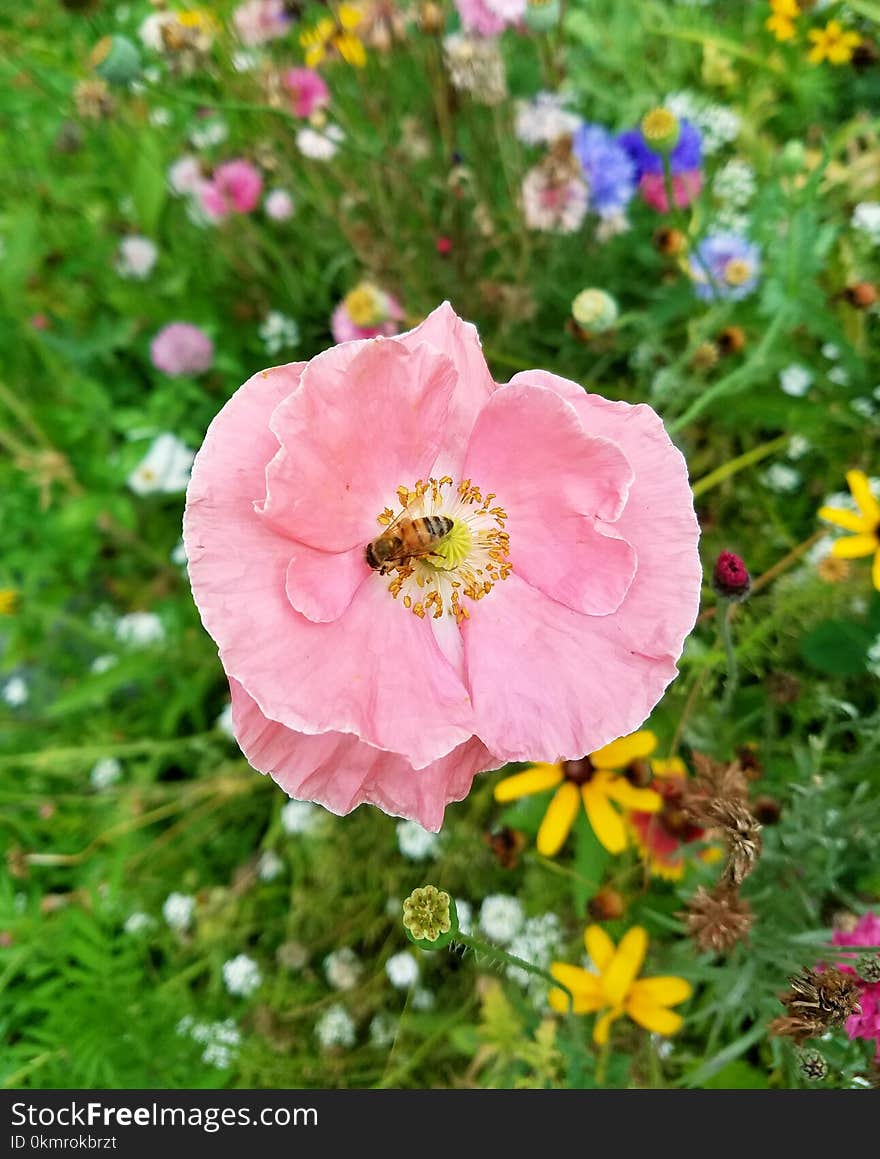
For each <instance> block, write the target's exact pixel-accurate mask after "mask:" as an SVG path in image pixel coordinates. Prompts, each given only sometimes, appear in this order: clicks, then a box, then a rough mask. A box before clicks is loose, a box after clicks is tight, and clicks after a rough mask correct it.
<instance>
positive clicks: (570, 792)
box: [495, 729, 663, 857]
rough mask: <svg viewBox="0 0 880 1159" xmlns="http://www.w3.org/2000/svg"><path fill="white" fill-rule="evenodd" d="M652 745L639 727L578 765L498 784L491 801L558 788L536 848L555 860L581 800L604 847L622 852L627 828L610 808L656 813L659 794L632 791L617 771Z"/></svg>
mask: <svg viewBox="0 0 880 1159" xmlns="http://www.w3.org/2000/svg"><path fill="white" fill-rule="evenodd" d="M656 747H657V738H656V736H654V734H653V733H652V732H649V731H648V730H647V729H643V730H641V731H640V732H634V733H631V734H630V735H629V736H624V737H621V738H620V739H619V740H615V741H612V742H611V744H609V745H605V747H604V748H601V749H598V750H597V751H596V752H594V753H590V755H589V756H586V757H582V758H581V759H580V760H578V761H561V762H560V763H559V764H556V765H550V764H537V765H533V766H532V767H531V768H530V769H526V771H525V772H524V773H514V775H513V776H512V777H505V778H504V780H503V781H499V782H498V784H497V785H496V786H495V800H496V801H502V802H506V801H516V800H518V799H519V798H520V797H530V796H531V795H532V794H533V793H542V792H545V791H546V790H547V789H555V790H556V792H555V793H554V794H553V797H552V799H551V801H550V804H549V805H548V807H547V812H546V813H545V814H544V820H543V821H542V822H541V827H540V829H539V830H538V841H537V849H538V852H539V853H541V854H543V856H544V857H553V855H554V854H556V853H558V852H559V850H560V849H561V848H562V846H563V845H564V844H565V840H566V838H567V837H568V835H569V833H570V832H571V827H572V825H573V824H574V822H575V818H576V817H577V815H578V813H579V811H580V805H581V802H583V806H584V808H585V809H586V812H587V818H588V819H589V822H590V824H591V825H592V827H593V832H594V833H595V834H596V837H597V838H598V839H599V841H600V842H601V843H602V845H604V846H605V848H606V849H607V850H608V852H609V853H622V852H623V850H624V849H626V846H627V834H626V825H625V824H624V821H623V817H622V816H621V814H620V813H619V812H618V811H617V809H616V808H615V807H614V806H615V805H619V806H620V807H621V808H622V809H638V810H640V811H641V812H643V813H656V812H657V811H658V810H659V809H660V807H661V805H662V803H663V802H662V799H661V797H660V795H659V793H655V792H654V791H653V790H652V789H638V788H636V787H635V786H634V785H633V784H632V783H631V782H630V781H629V780H628V779H627V777H626V775H625V774H624V773H623V772H620V771H619V770H622V769H626V767H627V766H628V765H631V764H632V763H633V762H634V761H639V760H644V758H645V757H648V756H650V755H651V753H652V752H653V751H654V749H655V748H656ZM612 802H613V804H612Z"/></svg>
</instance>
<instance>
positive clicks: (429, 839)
mask: <svg viewBox="0 0 880 1159" xmlns="http://www.w3.org/2000/svg"><path fill="white" fill-rule="evenodd" d="M439 843H440V838H439V837H438V836H437V834H436V833H431V832H430V831H429V830H427V829H423V828H422V826H421V825H419V824H418V822H417V821H398V823H397V848H398V849H399V850H400V852H401V853H402V854H403V856H404V857H408V858H409V859H410V861H424V860H425V859H426V858H428V857H432V856H433V855H434V854H435V853H436V851H437V846H438V845H439Z"/></svg>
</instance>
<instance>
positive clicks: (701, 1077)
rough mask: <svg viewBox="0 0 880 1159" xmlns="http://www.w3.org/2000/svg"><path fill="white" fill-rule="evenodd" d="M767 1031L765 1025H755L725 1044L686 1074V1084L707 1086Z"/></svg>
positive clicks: (687, 1085) (689, 1085) (692, 1086)
mask: <svg viewBox="0 0 880 1159" xmlns="http://www.w3.org/2000/svg"><path fill="white" fill-rule="evenodd" d="M766 1033H767V1029H766V1027H765V1026H762V1025H758V1026H753V1027H752V1029H751V1030H749V1031H747V1032H746V1033H745V1034H742V1035H740V1037H739V1038H737V1039H734V1041H733V1042H731V1043H730V1045H729V1046H725V1048H724V1049H723V1050H719V1051H718V1053H717V1054H713V1055H712V1057H711V1058H709V1059H707V1060H706V1061H705V1062H704V1063H702V1064H701V1065H700V1066H698V1067H697V1068H696V1069H695V1070H692V1071H691V1073H690V1074H689V1075H687V1076H686V1079H685V1084H684V1085H685V1086H686V1087H690V1088H692V1089H693V1088H694V1087H705V1085H706V1083H707V1081H708V1080H709V1079H711V1078H713V1077H714V1076H715V1075H717V1074H719V1073H720V1072H721V1071H722V1070H723V1069H724V1068H725V1067H726V1066H727V1065H728V1064H729V1063H731V1062H733V1060H734V1059H737V1058H739V1056H740V1055H741V1054H745V1052H746V1051H747V1050H748V1049H749V1048H750V1047H752V1046H754V1045H755V1043H756V1042H757V1041H758V1040H759V1039H761V1038H763V1037H764V1035H765V1034H766Z"/></svg>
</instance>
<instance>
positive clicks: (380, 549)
mask: <svg viewBox="0 0 880 1159" xmlns="http://www.w3.org/2000/svg"><path fill="white" fill-rule="evenodd" d="M402 546H403V540H402V539H401V538H400V536H399V535H380V536H379V538H378V539H374V540H373V541H372V543H368V544H367V563H368V564H369V565H370V567H371V568H373V570H374V571H377V570H378V569H379V568H380V567H382V565H383V564H385V563H387V562H388V560H389V559H391V558H392V557H393V556H394V555H396V554H397V553H398V552H399V551H400V548H401V547H402Z"/></svg>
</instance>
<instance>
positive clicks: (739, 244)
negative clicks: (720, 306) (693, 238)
mask: <svg viewBox="0 0 880 1159" xmlns="http://www.w3.org/2000/svg"><path fill="white" fill-rule="evenodd" d="M760 271H761V251H760V250H759V249H758V247H757V246H756V245H755V244H754V242H750V241H748V240H747V239H746V238H744V237H741V236H740V235H739V234H737V233H712V234H709V236H708V237H706V238H704V239H703V240H702V241H701V242H700V244H699V246H697V250H696V253H695V254H694V256H693V257H692V258H691V260H690V275H691V278H692V279H693V282H694V289H695V291H696V293H697V297H698V298H704V299H706V300H707V301H711V300H712V299H713V298H733V299H734V300H735V301H736V300H738V299H740V298H745V297H747V296H748V295H749V294H751V292H752V290H754V288H755V286H757V284H758V275H759V273H760ZM710 275H711V277H710Z"/></svg>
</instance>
